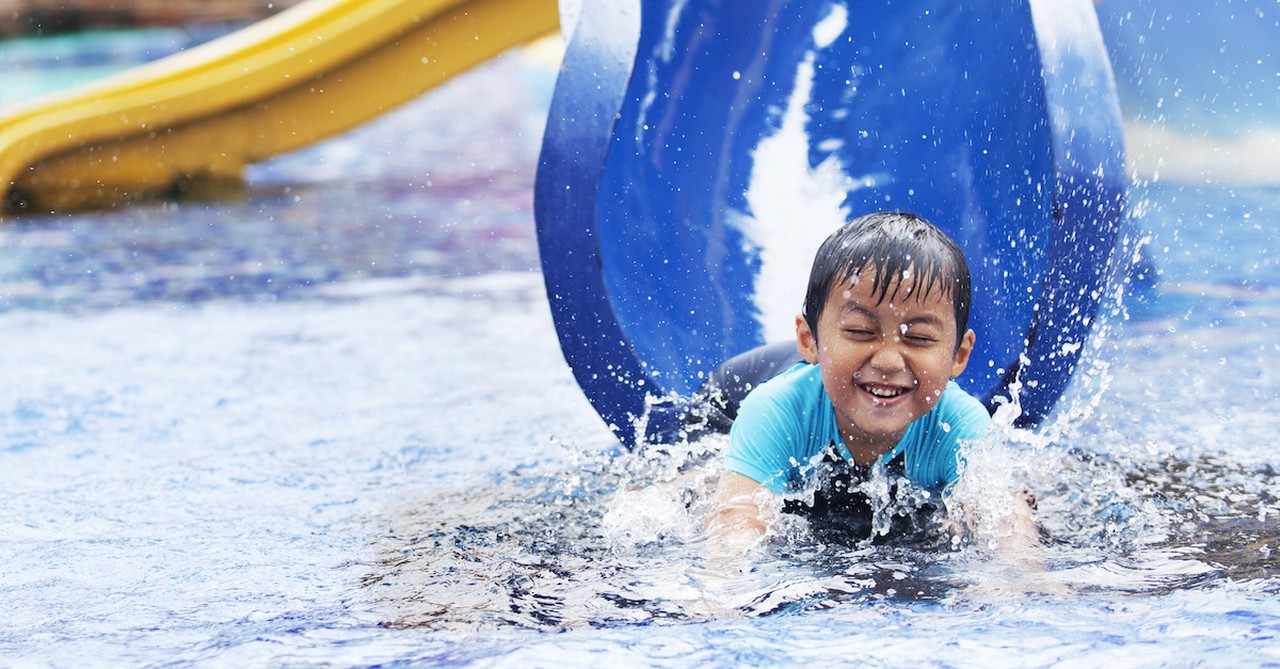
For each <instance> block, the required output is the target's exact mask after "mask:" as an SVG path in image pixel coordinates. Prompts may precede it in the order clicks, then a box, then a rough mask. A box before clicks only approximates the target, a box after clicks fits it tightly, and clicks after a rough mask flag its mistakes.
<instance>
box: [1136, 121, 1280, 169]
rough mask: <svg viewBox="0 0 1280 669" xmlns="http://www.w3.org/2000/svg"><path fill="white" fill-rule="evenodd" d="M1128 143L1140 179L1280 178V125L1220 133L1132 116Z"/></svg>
mask: <svg viewBox="0 0 1280 669" xmlns="http://www.w3.org/2000/svg"><path fill="white" fill-rule="evenodd" d="M1125 144H1126V145H1127V154H1128V155H1127V162H1128V168H1129V172H1130V174H1132V175H1133V176H1134V177H1135V178H1138V179H1149V180H1153V181H1154V180H1161V179H1168V180H1172V181H1179V182H1187V183H1236V184H1256V185H1265V184H1280V128H1255V129H1252V130H1238V131H1236V132H1233V133H1232V134H1230V135H1227V136H1216V135H1212V134H1210V133H1208V132H1201V133H1199V134H1192V133H1191V132H1179V131H1176V130H1170V129H1167V128H1163V127H1159V126H1157V125H1151V124H1148V123H1143V122H1142V121H1139V120H1130V121H1129V122H1127V123H1126V124H1125Z"/></svg>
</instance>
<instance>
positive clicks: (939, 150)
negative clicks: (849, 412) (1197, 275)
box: [535, 0, 1125, 443]
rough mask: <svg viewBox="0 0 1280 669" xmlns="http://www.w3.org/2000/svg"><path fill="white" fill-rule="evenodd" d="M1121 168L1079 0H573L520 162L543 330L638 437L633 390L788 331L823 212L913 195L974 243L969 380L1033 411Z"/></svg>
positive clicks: (1045, 390) (1051, 395)
mask: <svg viewBox="0 0 1280 669" xmlns="http://www.w3.org/2000/svg"><path fill="white" fill-rule="evenodd" d="M1123 168H1124V158H1123V147H1122V129H1121V121H1120V112H1119V106H1118V104H1117V102H1116V95H1115V86H1114V83H1113V79H1112V75H1111V71H1110V66H1109V63H1108V61H1107V57H1106V53H1105V50H1104V48H1103V46H1102V40H1101V37H1100V34H1099V31H1098V25H1097V19H1096V16H1095V15H1094V13H1093V6H1092V3H1091V1H1090V0H1053V1H1049V0H1033V1H1032V2H1007V1H1002V2H995V1H991V2H974V3H954V2H944V1H941V0H927V1H923V2H910V3H905V2H894V1H893V0H879V1H876V2H854V1H852V0H848V1H842V0H736V1H735V2H724V1H723V0H645V1H644V2H640V1H638V0H623V1H622V2H610V3H583V5H582V8H581V12H580V14H579V15H578V18H577V22H576V24H575V25H574V26H573V31H572V37H571V39H570V40H569V43H568V47H567V51H566V54H565V60H564V64H563V65H562V69H561V73H560V78H559V80H558V82H557V85H556V92H555V96H554V98H553V101H552V106H551V112H550V121H549V122H548V126H547V131H546V134H545V137H544V143H543V149H542V157H541V164H540V166H539V171H538V177H537V186H536V203H535V209H536V215H537V221H538V239H539V245H540V251H541V257H542V265H543V271H544V276H545V280H546V285H547V293H548V298H549V299H550V303H551V309H552V314H553V317H554V320H555V324H556V329H557V332H558V334H559V336H560V341H561V348H562V350H563V352H564V355H565V358H566V360H567V361H568V363H569V365H570V367H571V368H572V369H573V372H574V374H575V377H576V378H577V380H578V382H579V384H580V385H581V387H582V389H583V391H584V392H585V393H586V395H587V397H588V398H589V399H590V401H591V402H592V404H593V406H594V407H595V408H596V410H597V411H598V412H599V413H600V415H601V416H602V417H603V418H604V419H605V421H606V422H607V423H608V424H609V425H610V426H611V427H612V428H613V429H614V431H615V432H616V433H617V434H618V436H619V438H620V439H622V440H623V441H624V442H625V443H633V441H634V440H635V438H636V437H635V422H636V419H637V418H639V417H640V416H642V415H643V413H644V411H645V407H646V406H647V403H648V402H649V400H650V399H651V398H655V397H659V396H662V395H664V394H668V393H674V394H679V395H687V394H689V393H691V392H692V391H693V390H694V389H696V387H697V386H698V384H699V383H700V382H701V380H702V378H703V377H704V376H705V374H706V373H707V372H708V371H710V370H711V369H712V368H713V367H714V366H715V365H717V364H718V363H720V362H722V361H723V360H725V359H727V358H728V357H730V356H732V355H734V354H737V353H740V352H743V351H746V350H749V349H751V348H753V347H756V346H758V345H760V344H763V343H766V342H772V341H781V340H786V339H788V338H791V337H793V336H794V335H793V327H794V316H795V313H796V312H797V311H799V309H800V304H801V301H802V298H803V294H804V288H805V283H806V280H807V276H808V270H809V264H810V262H811V261H812V257H813V253H814V251H815V250H816V248H817V246H818V244H819V243H820V242H821V241H822V239H823V238H825V237H826V236H827V235H828V234H829V233H830V232H831V231H832V230H833V229H835V228H836V227H837V226H839V225H840V224H841V223H843V222H844V221H845V220H847V219H848V218H850V217H851V216H855V215H859V214H862V213H867V212H870V211H876V210H887V209H893V210H909V211H915V212H919V213H921V214H923V215H924V216H926V217H927V218H929V219H930V220H932V221H933V222H934V223H936V224H938V225H939V226H940V227H942V228H943V229H945V230H946V231H947V232H948V233H949V234H951V235H952V236H953V237H954V238H955V239H956V240H957V241H958V242H959V243H960V245H961V246H962V247H963V248H964V250H965V252H966V254H967V256H968V258H969V261H970V265H971V269H972V272H973V282H974V290H975V299H974V308H973V311H972V321H971V326H972V327H973V328H974V329H975V330H976V331H977V332H978V339H979V346H978V348H977V350H976V352H975V355H974V358H973V360H972V362H971V363H970V367H969V371H968V372H966V374H965V376H964V378H963V379H962V383H963V385H965V386H966V387H967V389H968V390H970V392H973V393H974V394H976V395H978V396H981V397H984V398H985V400H986V402H987V403H988V405H989V406H993V407H994V405H995V404H997V403H1000V402H1003V401H1004V400H1005V399H1008V397H1009V395H1010V393H1011V390H1012V389H1014V388H1019V387H1020V389H1021V390H1020V391H1019V392H1018V400H1019V402H1020V405H1021V409H1022V418H1021V420H1022V422H1023V423H1024V424H1034V423H1036V422H1037V421H1039V420H1041V419H1043V418H1044V417H1045V416H1046V415H1047V414H1048V413H1049V412H1050V410H1051V409H1052V407H1053V405H1054V404H1055V402H1056V401H1057V399H1058V397H1059V396H1060V394H1061V393H1062V391H1063V389H1064V388H1065V387H1066V384H1067V382H1068V380H1069V379H1070V376H1071V373H1072V371H1073V369H1074V367H1075V364H1076V362H1077V360H1078V358H1079V355H1080V352H1081V349H1082V345H1083V343H1084V340H1085V338H1086V337H1087V335H1088V333H1089V329H1090V326H1091V325H1092V320H1093V318H1094V316H1095V315H1096V311H1097V308H1098V304H1099V301H1100V299H1101V298H1102V290H1103V287H1104V283H1105V281H1106V278H1107V276H1108V272H1109V263H1110V259H1111V256H1112V250H1113V248H1114V246H1115V237H1116V232H1117V228H1118V226H1119V223H1120V218H1121V215H1122V209H1123V204H1124V202H1123V199H1124V186H1125V177H1124V169H1123ZM1002 398H1004V399H1002Z"/></svg>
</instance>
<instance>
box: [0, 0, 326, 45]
mask: <svg viewBox="0 0 1280 669" xmlns="http://www.w3.org/2000/svg"><path fill="white" fill-rule="evenodd" d="M301 1H302V0H76V1H75V2H67V1H66V0H0V38H4V37H15V36H19V35H48V34H54V33H66V32H75V31H79V30H93V29H102V28H123V27H133V26H184V25H194V24H212V23H241V22H250V21H256V20H259V19H262V18H265V17H267V16H270V15H272V14H275V13H278V12H280V11H281V10H283V9H287V8H288V7H291V6H293V5H296V4H298V3H299V2H301Z"/></svg>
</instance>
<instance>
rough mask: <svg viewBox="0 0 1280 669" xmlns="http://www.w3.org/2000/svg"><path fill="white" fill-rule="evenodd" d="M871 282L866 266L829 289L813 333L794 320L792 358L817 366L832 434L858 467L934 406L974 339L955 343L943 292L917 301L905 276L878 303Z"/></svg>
mask: <svg viewBox="0 0 1280 669" xmlns="http://www.w3.org/2000/svg"><path fill="white" fill-rule="evenodd" d="M875 278H876V277H875V272H874V270H871V269H867V270H864V271H863V272H862V273H861V276H860V277H855V278H854V279H853V280H852V281H849V282H844V283H837V284H835V285H833V286H832V288H831V292H830V294H829V295H828V296H827V303H826V307H825V308H824V309H823V311H822V315H821V316H820V317H819V318H818V331H817V332H813V331H811V330H810V328H809V325H808V323H807V322H805V319H804V318H803V317H801V316H797V317H796V339H797V344H798V347H799V349H800V353H801V354H802V355H803V356H804V358H805V360H808V361H809V362H811V363H817V364H819V365H820V366H821V369H822V385H823V386H824V387H825V388H826V391H827V395H828V396H829V397H830V398H831V403H832V404H833V405H834V406H835V412H836V419H837V421H838V422H839V424H840V434H841V436H842V437H844V440H845V445H846V446H848V447H849V450H850V452H851V453H852V454H853V456H854V460H855V461H857V462H858V463H859V464H864V465H865V464H870V463H871V462H872V461H874V460H875V458H876V457H878V456H879V455H880V454H882V453H884V452H886V451H888V450H889V449H891V448H893V446H894V445H896V444H897V443H898V440H900V439H901V438H902V435H903V434H904V433H905V432H906V429H907V426H908V425H910V424H911V423H912V422H913V421H915V420H916V419H917V418H920V417H921V416H923V415H924V414H926V413H928V412H929V410H930V409H932V408H933V407H934V405H935V404H936V403H937V401H938V398H939V397H941V395H942V391H943V390H944V389H945V388H946V385H947V381H949V380H950V379H954V378H955V377H957V376H959V375H960V373H961V372H963V371H964V368H965V365H967V364H968V362H969V354H970V353H971V352H972V351H973V343H974V339H975V336H974V333H973V330H969V331H967V332H966V333H965V334H964V337H963V338H962V339H961V341H960V346H959V347H957V346H956V320H955V308H954V304H953V303H952V301H951V299H950V297H949V296H946V295H945V294H943V291H941V290H938V289H937V288H935V289H934V290H932V291H930V293H929V295H928V297H925V298H924V299H918V298H917V295H916V293H915V290H914V289H915V288H916V283H915V280H914V279H910V278H908V279H906V280H905V282H904V283H903V284H901V285H898V286H891V287H890V290H889V294H888V295H887V296H886V297H885V299H884V301H883V302H881V301H880V300H879V299H878V297H879V295H878V294H876V293H875V292H873V291H872V286H873V285H874V284H875ZM895 287H896V288H897V292H896V294H895V292H894V290H893V288H895Z"/></svg>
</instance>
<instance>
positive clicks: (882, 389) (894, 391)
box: [858, 383, 909, 400]
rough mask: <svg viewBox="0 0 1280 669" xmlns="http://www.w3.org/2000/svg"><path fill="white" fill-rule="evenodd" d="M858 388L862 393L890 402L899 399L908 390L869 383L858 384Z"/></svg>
mask: <svg viewBox="0 0 1280 669" xmlns="http://www.w3.org/2000/svg"><path fill="white" fill-rule="evenodd" d="M858 387H859V388H862V390H863V391H864V392H866V393H867V394H868V395H870V396H872V397H874V398H876V399H878V400H891V399H894V398H897V397H901V396H903V395H905V394H906V393H907V391H908V390H909V389H908V388H904V387H902V386H885V385H878V384H871V383H862V384H858Z"/></svg>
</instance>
